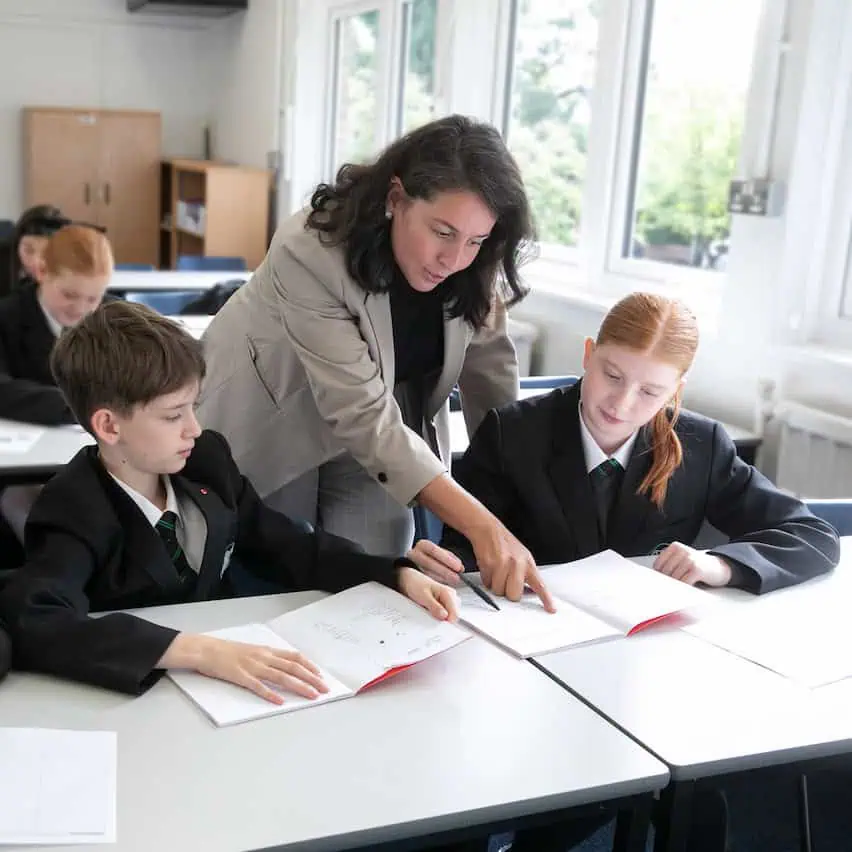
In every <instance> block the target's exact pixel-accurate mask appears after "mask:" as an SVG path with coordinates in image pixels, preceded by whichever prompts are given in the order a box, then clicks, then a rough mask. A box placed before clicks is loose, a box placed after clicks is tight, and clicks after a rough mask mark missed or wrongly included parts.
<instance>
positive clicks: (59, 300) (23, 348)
mask: <svg viewBox="0 0 852 852" xmlns="http://www.w3.org/2000/svg"><path fill="white" fill-rule="evenodd" d="M51 209H52V208H47V213H45V216H48V214H49V213H50V211H51ZM55 212H57V213H58V211H55ZM35 221H38V220H35ZM64 221H65V224H64V225H63V224H62V220H60V221H54V220H53V219H50V218H49V216H48V218H46V219H45V220H43V221H42V225H43V230H42V231H38V233H34V231H33V229H34V228H35V225H34V224H33V222H30V230H29V231H27V233H26V235H25V236H24V237H22V242H21V244H20V246H19V249H18V251H19V254H20V260H21V264H22V269H23V270H24V271H25V273H26V274H25V275H24V276H23V277H21V279H20V281H19V286H18V287H17V289H16V290H14V291H13V292H12V293H11V294H10V295H8V296H6V297H5V298H3V299H0V418H4V419H8V420H18V421H22V422H26V423H39V424H43V425H47V426H55V425H59V424H62V423H73V422H74V415H73V414H72V412H71V409H70V408H69V407H68V405H67V404H66V402H65V399H64V398H63V396H62V393H61V392H60V390H59V388H57V387H56V385H55V383H54V381H53V376H52V375H51V372H50V353H51V351H52V350H53V344H54V343H55V342H56V338H57V337H59V335H60V334H61V332H62V330H63V329H64V328H67V327H69V326H72V325H76V324H77V323H78V322H79V321H80V320H81V319H82V318H83V317H84V316H86V315H87V314H89V313H91V312H92V311H93V310H94V309H95V308H96V307H97V306H98V305H99V304H100V303H101V300H102V299H103V296H104V292H105V290H106V287H107V284H108V283H109V279H110V276H111V275H112V270H113V258H112V249H111V248H110V244H109V240H108V239H107V238H106V236H105V235H104V234H103V233H102V232H101V231H100V230H99V229H98V228H94V227H92V226H89V225H75V224H68V223H67V220H64ZM50 222H53V223H54V225H55V229H54V231H53V233H52V234H49V235H48V231H49V228H48V223H50ZM26 240H30V242H29V243H27V242H26ZM38 490H39V489H38V486H32V485H17V486H10V487H8V488H6V489H3V490H2V491H0V516H2V519H3V520H4V521H5V522H6V523H7V524H8V525H9V527H10V528H11V529H12V531H13V532H14V533H15V535H16V536H17V537H18V539H20V540H23V529H24V523H25V522H26V518H27V514H28V512H29V510H30V507H31V506H32V504H33V501H34V500H35V498H36V496H37V494H38Z"/></svg>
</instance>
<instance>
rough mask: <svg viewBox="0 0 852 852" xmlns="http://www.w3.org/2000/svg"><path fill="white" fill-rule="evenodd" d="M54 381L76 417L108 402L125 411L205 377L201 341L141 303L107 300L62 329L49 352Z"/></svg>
mask: <svg viewBox="0 0 852 852" xmlns="http://www.w3.org/2000/svg"><path fill="white" fill-rule="evenodd" d="M50 369H51V372H52V373H53V377H54V379H55V380H56V384H57V385H58V387H59V389H60V390H61V391H62V394H63V396H64V397H65V399H66V401H67V402H68V405H69V406H70V407H71V410H72V411H73V412H74V416H75V417H76V418H77V420H78V421H79V423H80V424H81V425H82V426H83V427H84V428H85V429H86V430H88V431H89V432H91V418H92V415H93V414H94V413H95V412H96V411H97V410H98V409H99V408H109V409H112V410H113V411H116V412H118V413H119V414H122V415H124V416H127V415H129V414H131V413H132V410H133V409H134V408H135V407H136V406H139V405H147V404H148V403H150V402H152V401H153V400H155V399H156V398H157V397H160V396H164V395H165V394H169V393H174V392H175V391H179V390H181V389H182V388H185V387H186V386H187V385H189V384H191V383H192V382H200V381H201V380H202V379H203V378H204V369H205V365H204V355H203V353H202V349H201V343H200V342H199V341H197V340H195V339H194V338H193V337H192V336H191V335H189V334H188V333H187V332H186V331H184V330H183V329H182V328H181V327H180V326H179V325H178V324H177V323H176V322H174V320H171V319H168V318H167V317H164V316H161V315H160V314H158V313H157V312H156V311H153V310H151V308H148V307H146V306H145V305H141V304H136V303H131V302H125V301H120V300H115V301H111V302H106V303H104V304H103V305H101V306H100V307H99V308H98V309H97V310H95V311H93V312H92V313H91V314H89V315H88V316H87V317H85V318H84V319H82V320H81V321H80V322H79V323H78V324H77V325H75V326H73V327H71V328H68V329H66V330H65V331H63V332H62V334H61V335H60V336H59V339H58V340H57V341H56V345H55V346H54V347H53V353H52V354H51V357H50Z"/></svg>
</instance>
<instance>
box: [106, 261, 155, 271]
mask: <svg viewBox="0 0 852 852" xmlns="http://www.w3.org/2000/svg"><path fill="white" fill-rule="evenodd" d="M115 271H116V272H153V271H154V265H153V264H152V263H116V265H115Z"/></svg>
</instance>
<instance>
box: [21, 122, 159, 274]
mask: <svg viewBox="0 0 852 852" xmlns="http://www.w3.org/2000/svg"><path fill="white" fill-rule="evenodd" d="M23 125H24V196H25V200H26V206H27V207H30V206H31V205H33V204H54V205H55V206H57V207H59V209H60V210H62V212H63V213H64V214H65V215H66V216H68V217H70V218H72V219H75V220H79V221H83V222H91V223H93V224H96V225H101V226H103V227H105V228H106V229H107V235H108V236H109V238H110V242H111V243H112V247H113V252H114V254H115V260H116V263H146V264H151V265H153V266H157V265H158V262H159V213H160V210H159V208H160V162H161V118H160V114H159V113H156V112H140V111H131V110H103V109H66V108H52V107H50V108H46V107H26V108H25V109H24V111H23Z"/></svg>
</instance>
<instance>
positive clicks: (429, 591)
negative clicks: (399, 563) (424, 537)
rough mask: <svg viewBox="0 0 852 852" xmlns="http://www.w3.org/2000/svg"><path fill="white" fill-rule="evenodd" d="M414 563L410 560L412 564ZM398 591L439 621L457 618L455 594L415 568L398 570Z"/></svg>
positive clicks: (457, 604)
mask: <svg viewBox="0 0 852 852" xmlns="http://www.w3.org/2000/svg"><path fill="white" fill-rule="evenodd" d="M409 558H411V557H410V556H409ZM415 561H416V560H414V559H412V562H415ZM399 590H400V591H401V592H402V593H403V594H404V595H405V596H406V597H407V598H410V599H411V600H413V601H414V603H416V604H420V606H422V607H423V608H424V609H427V610H429V612H430V613H431V614H432V615H433V616H434V617H435V618H437V619H438V620H439V621H455V620H456V619H457V618H458V617H459V603H458V599H457V598H456V593H455V592H454V591H453V590H452V589H451V588H450V587H449V586H445V585H444V584H443V583H439V582H438V581H437V580H433V579H432V578H431V577H427V576H426V575H425V574H423V573H421V572H420V571H418V570H417V569H416V568H408V567H404V568H400V571H399Z"/></svg>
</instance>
